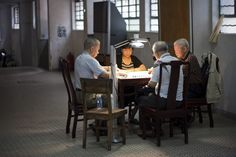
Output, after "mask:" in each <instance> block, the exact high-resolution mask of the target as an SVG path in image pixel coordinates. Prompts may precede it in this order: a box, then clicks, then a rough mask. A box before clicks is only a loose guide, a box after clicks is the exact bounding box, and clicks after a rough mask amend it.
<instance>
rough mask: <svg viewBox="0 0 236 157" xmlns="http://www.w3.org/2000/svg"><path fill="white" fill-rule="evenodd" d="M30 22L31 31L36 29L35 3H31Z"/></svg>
mask: <svg viewBox="0 0 236 157" xmlns="http://www.w3.org/2000/svg"><path fill="white" fill-rule="evenodd" d="M32 21H33V29H36V8H35V1H32Z"/></svg>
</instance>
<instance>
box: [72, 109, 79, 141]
mask: <svg viewBox="0 0 236 157" xmlns="http://www.w3.org/2000/svg"><path fill="white" fill-rule="evenodd" d="M78 116H79V115H78V114H77V113H75V115H74V124H73V129H72V138H75V136H76V127H77V122H78Z"/></svg>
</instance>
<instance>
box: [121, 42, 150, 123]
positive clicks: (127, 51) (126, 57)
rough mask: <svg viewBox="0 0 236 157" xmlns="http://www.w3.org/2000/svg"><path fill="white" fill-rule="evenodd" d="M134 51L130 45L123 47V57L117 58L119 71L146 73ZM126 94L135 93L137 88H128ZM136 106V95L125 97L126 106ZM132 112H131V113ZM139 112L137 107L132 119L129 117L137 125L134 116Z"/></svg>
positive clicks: (132, 113) (132, 112)
mask: <svg viewBox="0 0 236 157" xmlns="http://www.w3.org/2000/svg"><path fill="white" fill-rule="evenodd" d="M132 53H133V49H132V47H131V46H130V45H125V46H124V47H122V50H121V55H118V56H117V66H118V68H119V69H121V70H124V71H126V72H131V71H132V72H133V71H145V70H146V67H145V65H144V64H143V63H142V62H141V61H140V60H139V59H138V58H137V57H136V56H134V55H132ZM124 91H125V94H130V93H135V87H133V86H127V87H125V90H124ZM133 104H134V105H135V94H134V95H129V96H125V100H124V105H125V106H129V105H133ZM129 112H130V111H129ZM136 112H137V107H135V108H134V109H133V110H132V111H131V117H129V120H130V122H133V123H136V122H137V120H134V116H135V114H136Z"/></svg>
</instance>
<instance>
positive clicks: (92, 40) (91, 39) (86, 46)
mask: <svg viewBox="0 0 236 157" xmlns="http://www.w3.org/2000/svg"><path fill="white" fill-rule="evenodd" d="M98 44H100V41H99V40H98V39H96V38H94V37H88V38H87V39H86V40H85V41H84V49H85V50H88V49H90V48H91V47H93V46H97V45H98Z"/></svg>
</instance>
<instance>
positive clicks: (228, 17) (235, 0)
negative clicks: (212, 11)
mask: <svg viewBox="0 0 236 157" xmlns="http://www.w3.org/2000/svg"><path fill="white" fill-rule="evenodd" d="M228 6H232V5H222V3H221V0H219V16H222V15H223V16H224V19H232V18H236V0H234V5H233V8H234V14H233V15H224V14H221V9H222V7H228ZM222 27H228V28H229V27H235V28H236V24H224V22H223V24H222ZM221 33H223V34H236V31H235V32H231V31H229V32H226V31H223V32H222V31H221Z"/></svg>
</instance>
